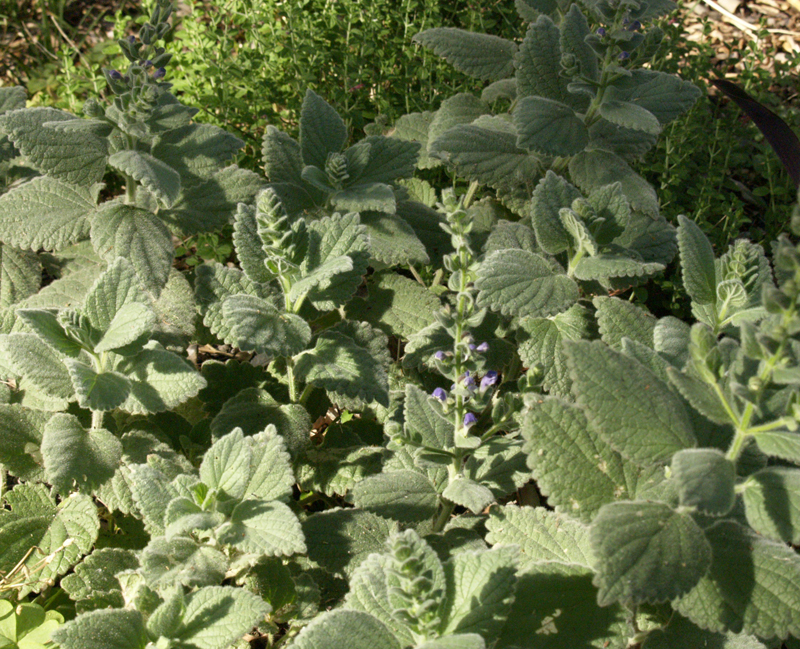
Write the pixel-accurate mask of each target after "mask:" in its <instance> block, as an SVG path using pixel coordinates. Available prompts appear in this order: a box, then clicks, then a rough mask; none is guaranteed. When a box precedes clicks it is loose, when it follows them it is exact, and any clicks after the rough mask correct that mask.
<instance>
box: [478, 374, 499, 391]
mask: <svg viewBox="0 0 800 649" xmlns="http://www.w3.org/2000/svg"><path fill="white" fill-rule="evenodd" d="M495 383H497V372H495V371H494V370H489V371H488V372H486V374H484V375H483V378H482V379H481V392H483V391H484V390H486V389H488V388H489V387H491V386H492V385H494V384H495Z"/></svg>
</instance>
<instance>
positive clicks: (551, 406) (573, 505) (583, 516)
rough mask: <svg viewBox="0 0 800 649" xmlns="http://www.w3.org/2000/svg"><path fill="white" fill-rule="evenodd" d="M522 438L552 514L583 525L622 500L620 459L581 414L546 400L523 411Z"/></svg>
mask: <svg viewBox="0 0 800 649" xmlns="http://www.w3.org/2000/svg"><path fill="white" fill-rule="evenodd" d="M522 435H523V437H524V438H525V440H526V442H527V445H526V447H525V450H526V451H527V452H528V466H529V467H530V468H531V470H532V471H533V475H534V477H535V478H536V483H537V484H538V485H539V488H540V489H541V490H542V493H543V494H544V495H546V496H547V499H548V502H549V503H550V504H551V505H554V506H555V508H556V511H558V512H563V513H564V514H568V515H570V516H575V517H576V518H579V519H580V520H582V521H584V522H587V523H588V522H590V521H591V520H592V518H594V516H595V514H597V512H598V511H599V510H600V508H601V507H602V506H603V505H604V504H606V503H610V502H613V501H614V500H617V499H618V498H619V497H624V496H625V495H626V494H625V490H624V489H623V488H622V486H623V485H625V474H624V471H623V463H622V458H621V457H620V456H619V455H618V454H617V453H616V452H615V451H613V450H612V449H611V448H610V447H609V446H608V445H607V444H606V443H605V442H604V441H603V440H602V439H600V437H599V436H598V435H597V433H595V432H594V431H593V430H592V429H591V428H589V426H588V424H587V422H586V417H585V415H584V414H583V412H582V411H581V410H580V409H578V408H576V407H574V406H571V405H568V404H566V403H563V402H561V401H558V400H556V399H547V400H545V401H543V402H542V403H540V404H538V405H537V406H536V407H535V408H532V409H531V410H529V411H528V413H527V414H526V416H525V419H524V420H523V424H522Z"/></svg>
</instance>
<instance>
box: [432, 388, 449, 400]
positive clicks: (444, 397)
mask: <svg viewBox="0 0 800 649" xmlns="http://www.w3.org/2000/svg"><path fill="white" fill-rule="evenodd" d="M433 396H434V397H436V398H437V399H439V401H441V402H442V403H444V402H445V401H447V392H445V391H444V390H443V389H442V388H436V389H435V390H434V391H433Z"/></svg>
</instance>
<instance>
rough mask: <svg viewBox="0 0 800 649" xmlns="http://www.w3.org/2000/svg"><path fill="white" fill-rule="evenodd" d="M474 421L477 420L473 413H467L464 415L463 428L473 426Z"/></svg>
mask: <svg viewBox="0 0 800 649" xmlns="http://www.w3.org/2000/svg"><path fill="white" fill-rule="evenodd" d="M476 421H478V418H477V417H476V416H475V415H474V414H473V413H471V412H468V413H467V414H466V415H464V428H469V427H470V426H472V425H473V424H475V422H476Z"/></svg>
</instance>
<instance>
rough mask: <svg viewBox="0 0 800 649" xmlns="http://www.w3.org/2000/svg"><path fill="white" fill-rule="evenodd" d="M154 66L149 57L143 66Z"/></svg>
mask: <svg viewBox="0 0 800 649" xmlns="http://www.w3.org/2000/svg"><path fill="white" fill-rule="evenodd" d="M152 66H153V62H152V61H151V60H150V59H147V60H146V61H145V62H144V63H142V67H144V68H150V67H152Z"/></svg>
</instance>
